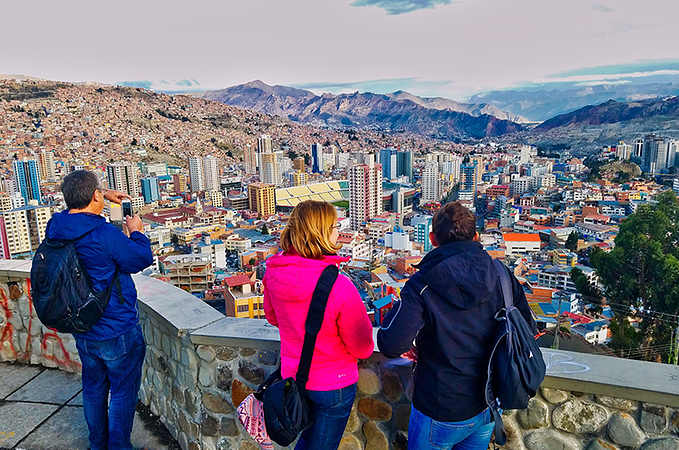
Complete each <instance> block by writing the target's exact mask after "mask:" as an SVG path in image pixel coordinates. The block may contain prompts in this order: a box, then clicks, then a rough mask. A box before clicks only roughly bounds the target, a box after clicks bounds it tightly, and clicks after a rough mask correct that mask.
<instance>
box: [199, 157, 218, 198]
mask: <svg viewBox="0 0 679 450" xmlns="http://www.w3.org/2000/svg"><path fill="white" fill-rule="evenodd" d="M203 189H204V190H206V191H218V190H219V160H218V159H217V158H216V157H214V156H212V155H210V156H206V157H205V158H203Z"/></svg>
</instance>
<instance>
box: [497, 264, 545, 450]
mask: <svg viewBox="0 0 679 450" xmlns="http://www.w3.org/2000/svg"><path fill="white" fill-rule="evenodd" d="M493 263H494V264H495V268H496V269H497V273H498V277H499V278H500V286H502V297H503V298H504V304H505V307H504V308H502V309H501V310H500V311H499V312H498V314H496V316H495V318H496V319H497V320H498V321H499V322H500V323H499V325H498V329H497V336H496V339H495V345H494V346H493V351H492V353H491V356H490V360H489V362H488V378H487V381H486V403H487V404H488V407H489V408H490V410H491V413H492V415H493V419H494V420H495V442H496V443H497V444H498V445H504V444H505V442H506V440H507V435H506V433H505V428H504V425H503V424H502V416H501V414H500V411H499V409H500V408H502V409H524V408H526V407H527V406H528V400H530V399H531V397H534V396H535V394H536V393H537V391H538V388H539V387H540V384H542V381H543V380H544V379H545V373H546V366H545V361H544V360H543V358H542V352H541V351H540V347H538V343H537V341H536V340H535V337H534V336H533V332H532V331H531V329H530V326H529V325H528V323H526V319H524V317H523V316H522V315H521V312H520V311H519V310H518V309H517V308H516V307H515V306H514V301H513V298H514V297H513V295H512V284H511V281H510V279H509V274H508V271H507V267H505V265H504V264H502V263H501V262H500V261H498V260H493Z"/></svg>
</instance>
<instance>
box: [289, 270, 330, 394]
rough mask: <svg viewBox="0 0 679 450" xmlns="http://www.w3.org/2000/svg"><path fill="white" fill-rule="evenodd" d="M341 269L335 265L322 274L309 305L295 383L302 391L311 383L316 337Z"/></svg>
mask: <svg viewBox="0 0 679 450" xmlns="http://www.w3.org/2000/svg"><path fill="white" fill-rule="evenodd" d="M338 275H339V269H338V268H337V266H335V265H334V264H331V265H329V266H327V267H326V268H325V269H323V272H321V277H320V278H319V279H318V282H317V283H316V288H315V289H314V293H313V295H312V296H311V304H310V305H309V313H308V314H307V318H306V324H305V329H306V333H305V334H304V344H303V345H302V356H300V358H299V366H298V367H297V376H296V377H295V381H297V385H298V387H299V389H300V390H302V391H304V390H306V383H307V381H309V370H311V359H312V357H313V356H314V348H315V347H316V337H317V336H318V332H319V331H320V330H321V325H322V324H323V316H325V307H326V306H327V305H328V298H330V291H332V287H333V285H334V284H335V280H337V276H338Z"/></svg>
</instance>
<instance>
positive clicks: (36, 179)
mask: <svg viewBox="0 0 679 450" xmlns="http://www.w3.org/2000/svg"><path fill="white" fill-rule="evenodd" d="M13 165H14V181H15V182H16V185H17V189H18V191H19V192H20V193H21V196H22V197H23V198H24V200H25V201H26V203H29V202H30V201H31V200H36V201H37V202H38V203H40V202H42V195H41V193H40V174H39V173H38V162H37V161H35V160H33V159H25V160H23V161H14V164H13Z"/></svg>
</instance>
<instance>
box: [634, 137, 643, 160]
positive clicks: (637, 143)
mask: <svg viewBox="0 0 679 450" xmlns="http://www.w3.org/2000/svg"><path fill="white" fill-rule="evenodd" d="M643 154H644V140H643V139H641V138H639V139H635V140H634V156H635V157H636V158H641V157H642V156H641V155H643Z"/></svg>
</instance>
